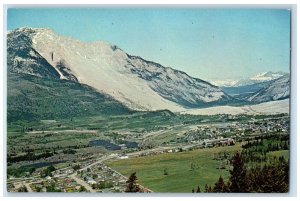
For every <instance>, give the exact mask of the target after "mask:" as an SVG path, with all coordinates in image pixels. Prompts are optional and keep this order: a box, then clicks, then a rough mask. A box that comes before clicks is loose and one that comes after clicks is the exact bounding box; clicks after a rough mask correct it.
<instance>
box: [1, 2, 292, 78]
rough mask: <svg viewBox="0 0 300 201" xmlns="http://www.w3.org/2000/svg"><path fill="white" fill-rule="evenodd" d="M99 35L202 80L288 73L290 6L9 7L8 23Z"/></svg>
mask: <svg viewBox="0 0 300 201" xmlns="http://www.w3.org/2000/svg"><path fill="white" fill-rule="evenodd" d="M24 26H28V27H35V28H38V27H47V28H51V29H53V30H54V31H55V32H57V33H58V34H61V35H66V36H71V37H73V38H76V39H79V40H81V41H96V40H103V41H107V42H109V43H111V44H115V45H117V46H119V47H120V48H121V49H123V50H124V51H126V52H127V53H129V54H132V55H138V56H141V57H143V58H144V59H146V60H151V61H155V62H158V63H160V64H162V65H164V66H169V67H172V68H175V69H179V70H182V71H185V72H187V73H188V74H190V75H192V76H194V77H198V78H202V79H212V78H213V79H224V78H226V79H227V78H240V77H247V76H252V75H254V74H257V73H259V72H263V71H285V72H289V58H290V52H289V50H290V11H288V10H281V9H208V8H206V9H204V8H90V9H89V8H84V9H83V8H76V9H75V8H72V9H70V8H69V9H68V8H35V9H29V8H19V9H16V8H14V9H13V8H11V9H9V10H8V17H7V28H8V30H12V29H15V28H19V27H24Z"/></svg>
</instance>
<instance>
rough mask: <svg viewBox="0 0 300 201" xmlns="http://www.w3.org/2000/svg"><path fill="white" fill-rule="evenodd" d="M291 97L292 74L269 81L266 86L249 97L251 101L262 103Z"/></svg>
mask: <svg viewBox="0 0 300 201" xmlns="http://www.w3.org/2000/svg"><path fill="white" fill-rule="evenodd" d="M289 97H290V75H284V76H282V77H280V78H278V79H276V80H274V81H272V82H270V83H269V85H267V86H266V87H264V88H263V89H261V90H260V91H258V92H257V93H255V94H254V95H253V96H251V97H250V98H248V100H249V101H252V102H256V103H261V102H267V101H275V100H282V99H286V98H289Z"/></svg>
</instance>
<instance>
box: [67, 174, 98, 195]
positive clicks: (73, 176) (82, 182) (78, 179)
mask: <svg viewBox="0 0 300 201" xmlns="http://www.w3.org/2000/svg"><path fill="white" fill-rule="evenodd" d="M70 177H71V178H72V179H74V180H75V181H76V182H77V183H78V184H80V185H81V186H84V187H85V188H86V190H88V191H90V192H91V193H96V190H94V189H93V188H92V187H91V186H90V185H89V184H87V183H86V182H85V181H83V180H82V179H80V178H78V177H76V174H72V175H70Z"/></svg>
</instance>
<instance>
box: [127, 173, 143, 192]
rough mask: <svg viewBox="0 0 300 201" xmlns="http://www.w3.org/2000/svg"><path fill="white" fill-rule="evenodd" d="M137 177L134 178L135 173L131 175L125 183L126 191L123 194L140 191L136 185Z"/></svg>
mask: <svg viewBox="0 0 300 201" xmlns="http://www.w3.org/2000/svg"><path fill="white" fill-rule="evenodd" d="M137 180H138V179H137V176H136V172H134V173H132V174H131V175H130V176H129V178H128V180H127V181H126V183H127V187H126V190H125V192H127V193H136V192H139V191H140V187H139V185H138V184H137Z"/></svg>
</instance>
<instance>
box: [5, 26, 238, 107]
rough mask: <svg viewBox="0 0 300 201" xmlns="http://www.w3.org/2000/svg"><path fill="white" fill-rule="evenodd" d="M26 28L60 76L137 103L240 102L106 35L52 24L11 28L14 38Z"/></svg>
mask: <svg viewBox="0 0 300 201" xmlns="http://www.w3.org/2000/svg"><path fill="white" fill-rule="evenodd" d="M22 33H23V34H24V35H25V36H27V37H28V38H29V39H28V40H30V39H31V40H32V43H31V44H28V48H32V49H34V50H35V51H37V52H38V53H39V55H40V56H41V57H42V58H38V59H45V60H46V61H47V62H48V63H49V64H50V65H51V66H53V68H54V69H55V71H56V72H57V73H58V74H59V79H67V80H73V81H76V82H79V83H83V84H87V85H89V86H92V87H93V88H95V89H97V90H98V91H99V92H101V93H106V94H109V95H111V96H112V97H113V98H115V99H116V100H118V101H120V102H122V103H124V104H125V105H126V106H127V107H129V108H131V109H136V110H159V109H169V110H171V111H180V110H182V109H186V108H189V107H191V108H193V107H205V106H209V105H222V104H228V103H230V102H231V101H232V102H234V101H233V100H234V99H233V98H232V97H231V96H229V95H228V94H226V93H224V92H223V91H222V90H221V89H219V88H218V87H215V86H214V85H212V84H210V83H208V82H206V81H203V80H201V79H199V78H193V77H191V76H189V75H188V74H186V73H185V72H182V71H178V70H175V69H172V68H170V67H164V66H162V65H160V64H159V63H156V62H153V61H147V60H145V59H143V58H141V57H139V56H132V55H129V54H127V53H126V52H124V51H123V50H121V49H120V48H119V47H118V46H116V45H110V44H108V43H106V42H103V41H96V42H89V43H83V42H81V41H78V40H74V39H72V38H69V37H64V36H59V35H57V34H55V33H54V32H53V31H52V30H50V29H31V28H20V29H16V30H14V31H11V32H10V33H9V34H8V38H10V37H11V36H12V35H14V34H22ZM13 39H14V38H13ZM23 40H25V39H24V38H23ZM16 42H17V43H18V42H20V41H16ZM11 59H15V58H11ZM13 62H14V61H13ZM13 64H14V63H13ZM30 70H31V69H30V68H28V69H27V71H30ZM24 73H28V72H24ZM57 73H55V76H56V77H55V78H56V79H57V76H58V75H57Z"/></svg>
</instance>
